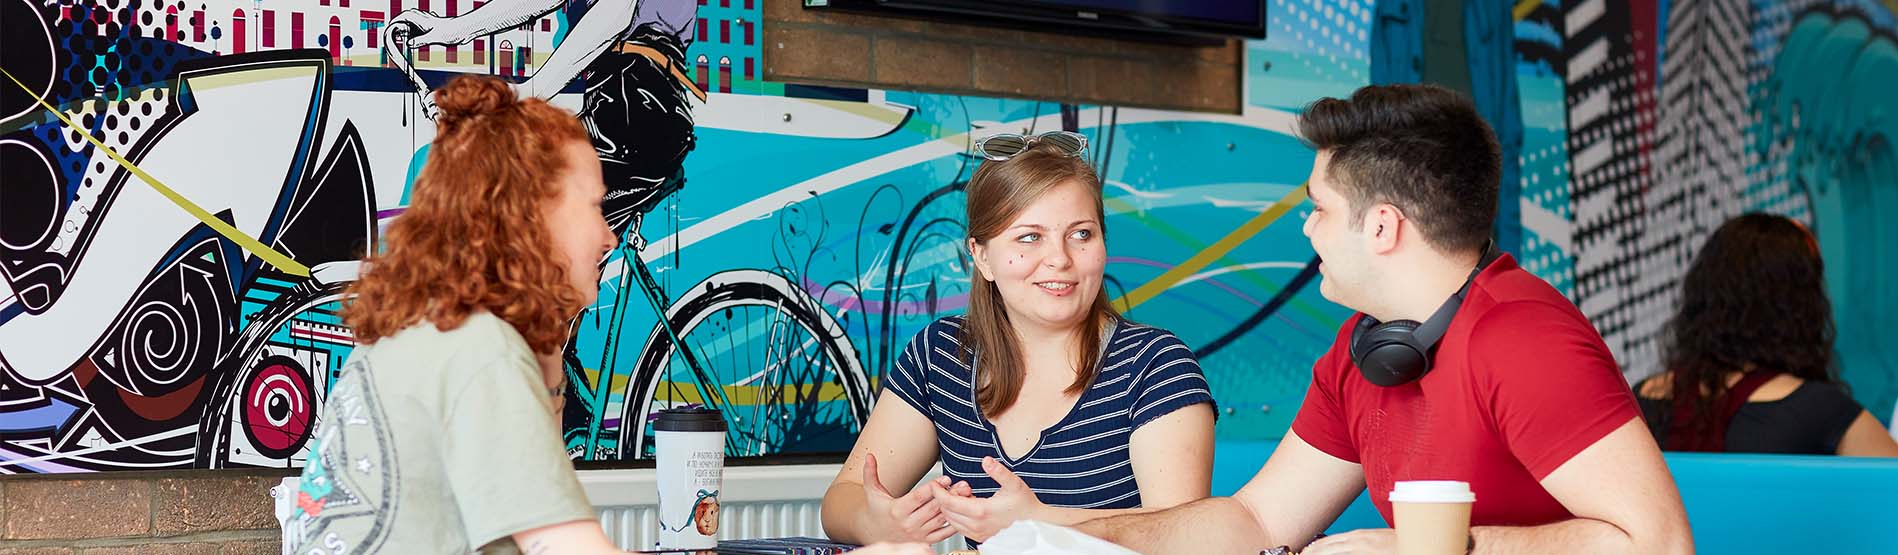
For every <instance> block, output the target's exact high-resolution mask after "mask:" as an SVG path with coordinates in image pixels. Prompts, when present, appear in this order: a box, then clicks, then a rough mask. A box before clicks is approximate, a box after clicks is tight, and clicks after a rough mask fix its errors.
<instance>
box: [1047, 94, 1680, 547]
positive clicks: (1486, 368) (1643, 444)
mask: <svg viewBox="0 0 1898 555" xmlns="http://www.w3.org/2000/svg"><path fill="white" fill-rule="evenodd" d="M1299 133H1300V135H1301V136H1302V138H1303V139H1304V140H1305V141H1306V142H1307V143H1308V144H1310V145H1311V146H1312V147H1313V148H1315V149H1316V150H1317V151H1318V156H1317V158H1316V160H1315V161H1314V162H1313V163H1312V172H1311V178H1310V181H1309V191H1310V197H1311V202H1312V212H1311V216H1310V217H1309V218H1308V219H1307V220H1306V222H1305V235H1306V236H1307V237H1308V238H1310V240H1311V244H1312V248H1313V250H1315V251H1317V253H1318V256H1319V258H1320V259H1321V260H1322V264H1321V266H1320V267H1319V270H1320V275H1321V276H1322V277H1323V281H1322V282H1321V285H1320V289H1319V290H1320V292H1321V293H1323V294H1324V296H1325V298H1327V299H1329V300H1331V301H1333V302H1336V303H1338V304H1342V305H1344V306H1346V307H1349V308H1351V309H1353V310H1356V311H1358V312H1359V314H1358V315H1357V316H1355V317H1353V318H1351V319H1350V320H1348V321H1347V322H1345V324H1344V327H1343V328H1342V329H1340V330H1339V332H1338V336H1337V339H1336V341H1335V342H1334V343H1333V344H1332V347H1331V350H1330V351H1329V352H1327V353H1326V354H1325V355H1324V357H1323V358H1320V359H1319V360H1318V362H1317V363H1316V365H1315V366H1314V368H1313V371H1312V373H1313V377H1312V384H1311V388H1310V390H1309V391H1308V392H1307V393H1306V395H1305V402H1304V405H1303V406H1302V407H1301V408H1300V409H1299V413H1298V416H1297V417H1296V418H1294V420H1293V422H1292V429H1291V430H1290V432H1288V433H1287V434H1286V435H1285V438H1284V440H1283V441H1282V442H1281V443H1280V444H1279V447H1278V450H1277V451H1276V452H1274V453H1273V454H1272V457H1271V459H1270V460H1268V461H1267V462H1266V464H1265V467H1264V468H1262V469H1260V470H1259V473H1258V474H1257V475H1256V476H1254V477H1253V479H1252V481H1251V482H1250V483H1248V484H1246V486H1245V487H1244V488H1242V489H1240V490H1239V492H1238V493H1237V494H1235V495H1234V496H1233V497H1218V498H1211V499H1205V500H1201V501H1197V502H1193V503H1189V504H1186V505H1181V506H1178V507H1174V508H1172V509H1169V510H1165V511H1159V512H1153V513H1146V514H1137V515H1127V516H1119V517H1112V518H1105V519H1099V520H1094V521H1089V522H1087V523H1083V524H1082V525H1081V529H1082V530H1083V531H1086V532H1088V533H1091V534H1095V535H1098V536H1101V537H1105V538H1107V539H1109V540H1112V541H1114V542H1116V543H1120V544H1123V545H1126V546H1128V547H1132V548H1134V549H1136V550H1139V551H1142V552H1147V553H1188V552H1192V553H1247V554H1252V553H1258V552H1260V550H1262V549H1266V548H1269V547H1272V546H1279V545H1285V546H1292V547H1296V548H1300V551H1301V552H1302V553H1304V554H1306V555H1327V554H1337V553H1392V552H1395V549H1396V547H1395V543H1396V542H1395V535H1394V533H1393V531H1392V530H1390V529H1380V530H1361V531H1355V532H1350V533H1345V534H1339V535H1336V536H1330V537H1325V538H1322V539H1319V540H1317V541H1313V540H1312V538H1313V536H1314V535H1315V534H1316V533H1318V532H1320V531H1322V530H1324V529H1325V527H1326V526H1327V525H1329V524H1330V523H1331V522H1332V520H1334V519H1336V518H1337V516H1338V514H1339V513H1340V512H1341V511H1343V510H1344V508H1345V506H1346V505H1348V504H1349V503H1350V502H1351V500H1352V499H1353V498H1355V497H1356V496H1357V495H1358V493H1359V492H1362V491H1364V490H1365V489H1366V488H1367V487H1368V488H1369V489H1370V495H1371V498H1372V500H1373V501H1374V502H1375V504H1376V505H1377V508H1378V511H1379V512H1380V513H1382V514H1383V515H1384V518H1385V520H1386V521H1387V522H1388V521H1390V520H1391V505H1390V502H1389V496H1390V493H1391V490H1392V487H1393V484H1395V483H1396V482H1400V481H1409V480H1457V481H1463V482H1468V483H1469V484H1470V489H1471V490H1472V491H1473V492H1474V493H1475V495H1476V502H1475V504H1474V506H1473V507H1472V512H1471V519H1470V520H1471V525H1472V529H1471V536H1472V540H1473V552H1474V553H1590V554H1595V553H1643V554H1663V553H1687V552H1691V551H1692V550H1693V546H1692V540H1691V538H1690V536H1689V534H1688V528H1687V517H1686V513H1685V512H1684V511H1683V510H1682V508H1681V502H1680V496H1679V494H1678V492H1677V490H1676V489H1675V487H1674V481H1673V478H1672V477H1671V476H1670V475H1669V474H1668V470H1667V466H1666V464H1665V463H1664V462H1663V460H1662V458H1661V453H1660V449H1659V448H1658V447H1656V445H1655V443H1654V439H1653V438H1652V437H1651V436H1650V435H1649V434H1648V432H1647V428H1646V427H1645V426H1644V425H1643V424H1642V421H1641V419H1640V411H1639V409H1638V408H1637V406H1636V405H1635V401H1634V397H1633V395H1632V393H1631V392H1630V390H1629V388H1628V385H1627V382H1626V381H1624V380H1623V379H1622V377H1621V373H1620V371H1619V369H1618V367H1617V366H1616V364H1615V361H1614V358H1613V356H1612V355H1611V354H1610V353H1609V351H1608V348H1607V346H1606V345H1605V344H1604V343H1603V342H1602V340H1601V336H1600V334H1598V333H1597V332H1596V331H1595V329H1594V327H1593V326H1592V325H1590V324H1589V322H1588V320H1587V319H1586V318H1585V317H1583V316H1582V314H1581V312H1580V311H1579V310H1577V309H1576V308H1575V306H1574V305H1573V304H1571V303H1570V302H1569V301H1568V299H1567V298H1566V297H1564V296H1562V294H1561V293H1559V292H1557V291H1556V290H1555V289H1554V288H1552V287H1550V286H1549V285H1548V284H1547V283H1545V282H1543V281H1542V280H1541V279H1539V278H1537V277H1535V276H1534V275H1532V274H1530V273H1528V272H1526V271H1524V270H1522V269H1521V268H1519V267H1518V266H1517V265H1516V262H1515V260H1514V259H1512V258H1511V257H1509V256H1508V255H1502V254H1493V249H1492V248H1491V246H1490V244H1489V233H1490V231H1489V230H1490V228H1491V225H1492V224H1493V222H1494V220H1495V215H1496V203H1497V181H1498V174H1499V173H1500V172H1499V166H1500V157H1501V155H1500V153H1499V148H1498V147H1497V144H1496V138H1495V134H1494V132H1493V131H1492V130H1491V129H1490V127H1489V125H1488V124H1486V123H1484V122H1483V120H1482V118H1481V117H1480V116H1478V115H1477V112H1476V110H1475V107H1474V106H1473V105H1472V104H1471V102H1470V101H1469V100H1468V99H1467V98H1465V97H1463V96H1461V95H1458V94H1456V93H1453V92H1450V91H1448V90H1445V89H1442V88H1439V87H1434V86H1417V85H1394V86H1374V87H1365V88H1363V89H1359V90H1358V91H1357V92H1356V93H1355V94H1353V95H1351V98H1350V99H1348V100H1340V99H1335V98H1327V99H1323V100H1319V101H1318V102H1315V103H1313V104H1312V105H1311V106H1310V107H1308V108H1307V110H1306V111H1305V113H1304V114H1302V115H1301V116H1300V117H1299ZM1379 322H1383V323H1382V324H1380V323H1379ZM1308 542H1309V545H1307V543H1308Z"/></svg>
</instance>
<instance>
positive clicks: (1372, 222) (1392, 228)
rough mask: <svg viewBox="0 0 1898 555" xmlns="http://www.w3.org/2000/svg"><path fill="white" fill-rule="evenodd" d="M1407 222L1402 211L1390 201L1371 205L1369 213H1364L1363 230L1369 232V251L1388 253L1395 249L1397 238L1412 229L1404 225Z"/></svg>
mask: <svg viewBox="0 0 1898 555" xmlns="http://www.w3.org/2000/svg"><path fill="white" fill-rule="evenodd" d="M1409 223H1410V220H1409V219H1407V218H1405V217H1404V213H1403V212H1400V211H1398V210H1397V207H1396V206H1393V205H1391V204H1390V203H1385V202H1380V203H1378V204H1377V205H1376V206H1372V207H1371V208H1370V211H1369V213H1367V214H1365V215H1364V230H1365V232H1367V233H1369V234H1370V239H1371V252H1375V253H1378V254H1388V253H1389V252H1390V251H1392V250H1395V249H1396V248H1397V243H1398V241H1399V239H1400V238H1402V237H1403V235H1404V234H1406V233H1410V232H1412V231H1414V230H1412V229H1410V228H1409V227H1408V226H1407V225H1406V224H1409Z"/></svg>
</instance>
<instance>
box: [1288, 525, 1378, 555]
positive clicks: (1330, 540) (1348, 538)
mask: <svg viewBox="0 0 1898 555" xmlns="http://www.w3.org/2000/svg"><path fill="white" fill-rule="evenodd" d="M1396 552H1397V531H1396V530H1392V529H1390V528H1379V529H1375V530H1352V531H1350V532H1345V533H1343V534H1338V535H1336V536H1325V537H1322V538H1318V541H1314V542H1311V545H1308V546H1305V550H1304V551H1300V552H1299V555H1342V554H1346V553H1349V554H1352V555H1367V554H1368V555H1384V554H1389V553H1396Z"/></svg>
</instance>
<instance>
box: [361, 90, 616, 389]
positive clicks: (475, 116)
mask: <svg viewBox="0 0 1898 555" xmlns="http://www.w3.org/2000/svg"><path fill="white" fill-rule="evenodd" d="M435 104H436V107H437V108H438V109H439V110H440V113H439V115H438V116H437V118H436V124H437V128H436V132H435V141H434V142H433V143H431V144H430V147H429V154H428V162H427V163H426V165H424V166H422V172H421V174H420V175H417V176H416V178H415V183H414V185H413V189H412V190H411V192H410V202H409V207H408V210H407V211H406V212H403V214H402V215H401V217H398V218H396V219H395V221H394V222H393V223H391V224H390V225H389V229H388V232H387V233H386V234H384V236H383V238H382V245H381V246H382V252H381V253H380V254H376V255H373V256H371V257H370V258H369V264H368V269H367V271H366V272H364V274H363V275H362V278H361V279H360V280H358V281H357V282H356V283H355V284H354V285H353V286H352V287H351V288H350V290H351V292H353V293H354V294H355V299H354V300H353V301H351V302H350V303H349V305H348V306H347V307H346V308H345V309H344V312H343V320H344V322H345V323H346V324H348V325H349V327H350V328H351V329H352V331H353V332H354V333H355V336H356V340H357V341H359V342H362V343H374V342H375V341H376V340H378V339H382V338H384V337H388V336H391V335H395V334H396V333H397V332H400V331H402V330H403V329H404V328H407V327H409V326H412V325H415V324H416V323H418V322H421V321H423V320H427V321H429V322H432V323H434V324H435V326H436V327H437V328H439V329H444V330H446V329H454V328H456V327H459V326H461V324H462V322H463V321H464V320H465V319H466V318H467V317H468V315H469V314H470V313H472V312H474V311H477V310H486V311H488V312H490V313H493V314H494V315H495V316H497V317H500V318H501V319H502V320H504V321H506V322H507V323H508V324H511V325H513V326H514V329H515V330H517V331H519V332H520V334H521V336H522V337H524V338H526V340H527V345H528V346H529V347H531V348H532V349H533V350H534V352H537V353H550V352H554V351H556V350H558V349H560V348H561V347H562V344H563V343H564V342H565V341H566V337H567V331H568V322H569V321H570V320H571V318H572V317H573V315H575V314H577V313H578V312H579V311H580V310H581V309H582V308H584V306H585V305H584V302H583V297H582V294H581V293H580V292H579V291H575V290H574V288H573V286H571V285H568V282H567V279H566V275H567V274H566V272H567V268H566V266H565V264H563V263H562V262H560V261H559V260H558V259H557V258H556V257H555V254H554V251H555V249H553V248H551V247H550V245H551V244H552V243H551V241H550V234H549V233H548V232H547V227H546V225H547V223H546V221H545V220H546V217H545V215H544V212H543V211H544V209H545V207H546V206H548V205H549V203H552V202H554V201H555V199H557V198H559V196H560V190H559V189H560V184H559V182H558V180H557V178H558V176H559V175H560V172H563V171H566V166H567V162H566V160H565V155H564V154H563V153H565V152H566V151H567V150H566V147H567V145H568V143H570V142H574V141H578V142H580V143H581V144H583V145H586V144H588V139H587V134H586V130H585V129H583V128H582V127H581V126H580V122H579V120H577V119H575V118H574V115H573V114H572V113H570V112H567V111H566V110H562V109H560V108H556V107H554V106H552V105H549V104H547V102H546V101H543V100H541V99H538V98H530V99H527V100H516V98H515V93H514V91H513V90H512V89H511V88H510V87H509V86H508V85H507V83H505V82H503V81H501V80H499V79H495V78H492V77H476V76H464V77H457V78H455V79H454V80H452V81H449V83H448V85H447V86H444V87H442V88H441V89H439V90H437V91H435Z"/></svg>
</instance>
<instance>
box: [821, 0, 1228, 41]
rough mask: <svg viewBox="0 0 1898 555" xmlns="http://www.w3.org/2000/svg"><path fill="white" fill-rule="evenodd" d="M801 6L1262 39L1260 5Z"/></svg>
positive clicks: (1080, 0)
mask: <svg viewBox="0 0 1898 555" xmlns="http://www.w3.org/2000/svg"><path fill="white" fill-rule="evenodd" d="M804 5H805V6H806V7H811V8H836V9H843V10H852V11H870V12H877V13H883V14H892V15H909V16H915V17H929V18H949V19H961V20H969V21H972V22H975V21H986V22H1001V23H1010V24H1014V25H1015V26H1029V27H1034V28H1037V29H1047V30H1075V31H1081V32H1085V33H1088V34H1100V35H1113V36H1120V37H1124V38H1130V39H1149V40H1184V41H1188V42H1192V41H1195V40H1204V39H1223V38H1229V37H1241V38H1254V39H1262V38H1265V2H1264V1H1263V0H1253V1H1246V0H804Z"/></svg>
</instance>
